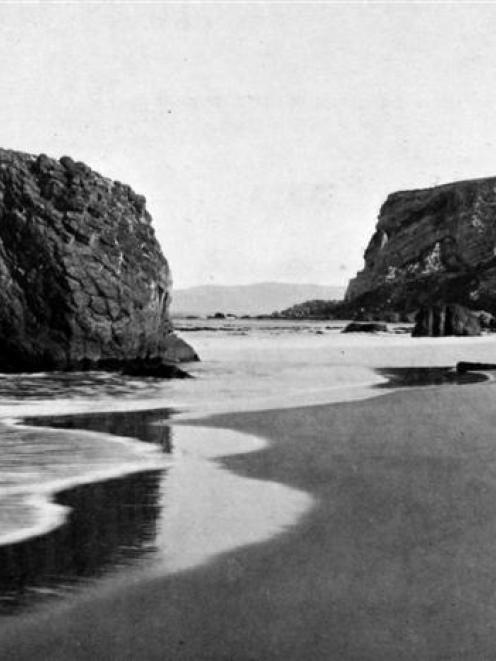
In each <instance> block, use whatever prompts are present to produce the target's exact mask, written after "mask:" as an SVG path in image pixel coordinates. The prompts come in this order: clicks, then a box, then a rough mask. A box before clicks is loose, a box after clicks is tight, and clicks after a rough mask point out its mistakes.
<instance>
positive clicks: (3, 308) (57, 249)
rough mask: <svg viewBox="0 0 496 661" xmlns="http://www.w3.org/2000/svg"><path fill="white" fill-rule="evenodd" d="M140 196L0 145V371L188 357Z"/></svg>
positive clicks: (72, 165) (80, 167)
mask: <svg viewBox="0 0 496 661" xmlns="http://www.w3.org/2000/svg"><path fill="white" fill-rule="evenodd" d="M170 289H171V276H170V271H169V267H168V264H167V261H166V259H165V257H164V256H163V254H162V251H161V249H160V246H159V244H158V242H157V240H156V238H155V236H154V231H153V228H152V226H151V217H150V215H149V213H148V212H147V210H146V201H145V198H144V197H143V196H141V195H137V194H136V193H134V192H133V190H132V189H131V188H130V187H129V186H127V185H125V184H121V183H120V182H117V181H111V180H110V179H107V178H105V177H102V176H101V175H99V174H97V173H96V172H94V171H93V170H91V169H90V168H89V167H88V166H87V165H85V164H84V163H79V162H74V161H73V160H72V159H71V158H69V157H63V158H61V159H60V161H57V160H54V159H51V158H48V157H47V156H45V155H41V156H38V157H34V156H31V155H29V154H22V153H18V152H13V151H7V150H0V371H12V370H15V371H19V370H30V371H31V370H44V369H81V368H83V369H84V368H90V367H91V368H104V369H108V368H120V367H122V366H124V365H126V364H127V363H128V362H129V361H135V360H136V359H139V360H143V359H155V360H156V359H162V358H165V360H166V361H168V362H175V361H178V360H192V359H194V358H195V357H196V356H195V353H194V351H193V350H192V349H191V348H190V347H189V346H188V345H187V344H186V343H184V342H183V341H182V340H180V339H179V338H176V337H175V336H174V335H173V334H172V326H171V322H170V320H169V316H168V304H169V298H170Z"/></svg>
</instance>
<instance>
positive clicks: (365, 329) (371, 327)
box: [342, 321, 388, 333]
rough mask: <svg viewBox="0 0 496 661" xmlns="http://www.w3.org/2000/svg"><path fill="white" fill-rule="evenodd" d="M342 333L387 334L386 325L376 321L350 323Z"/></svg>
mask: <svg viewBox="0 0 496 661" xmlns="http://www.w3.org/2000/svg"><path fill="white" fill-rule="evenodd" d="M342 332H343V333H387V332H388V327H387V324H383V323H381V322H378V321H370V322H358V321H352V322H351V323H350V324H348V325H347V326H346V327H345V328H344V329H343V331H342Z"/></svg>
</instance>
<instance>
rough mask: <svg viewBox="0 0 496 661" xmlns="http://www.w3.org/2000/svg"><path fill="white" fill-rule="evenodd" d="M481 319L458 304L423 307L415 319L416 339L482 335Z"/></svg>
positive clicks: (414, 333)
mask: <svg viewBox="0 0 496 661" xmlns="http://www.w3.org/2000/svg"><path fill="white" fill-rule="evenodd" d="M480 334H481V324H480V321H479V317H478V316H477V315H476V314H475V313H474V312H472V311H471V310H468V309H467V308H465V307H463V305H457V304H456V303H450V304H448V305H445V304H443V303H440V304H438V305H430V306H424V307H421V308H420V310H419V311H418V312H417V315H416V317H415V327H414V329H413V332H412V335H413V336H414V337H422V336H427V337H441V336H444V335H480Z"/></svg>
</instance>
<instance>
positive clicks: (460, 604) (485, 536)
mask: <svg viewBox="0 0 496 661" xmlns="http://www.w3.org/2000/svg"><path fill="white" fill-rule="evenodd" d="M384 394H385V395H386V396H381V397H374V398H372V399H368V400H360V401H355V402H349V403H337V404H330V405H322V406H312V407H305V408H300V409H298V408H294V409H284V410H273V411H259V412H246V413H229V414H223V415H216V416H213V417H211V418H202V419H201V420H198V421H193V420H188V421H187V422H186V421H185V423H184V424H187V425H188V426H191V425H199V426H202V427H205V426H206V427H213V428H219V427H221V428H224V429H233V430H235V431H239V432H243V433H248V434H253V435H256V436H261V437H262V438H265V439H266V440H267V441H268V446H267V447H265V448H264V449H261V450H260V451H257V452H254V453H250V454H244V455H239V456H230V457H226V458H224V459H222V460H221V463H222V464H223V465H224V466H225V467H226V468H228V470H229V471H232V472H235V473H237V474H239V475H244V476H249V477H257V478H258V479H262V480H273V481H277V482H279V483H282V484H286V485H288V486H291V487H293V488H297V489H300V490H303V491H306V492H308V493H310V494H311V495H312V496H313V497H314V499H315V501H316V505H315V506H314V507H313V509H312V510H311V511H310V512H309V513H308V514H307V515H306V516H305V517H304V518H303V519H302V520H301V521H300V522H299V523H298V525H297V526H295V527H291V528H289V529H288V530H286V531H285V532H283V533H281V534H280V535H278V536H277V537H275V538H272V539H271V540H269V541H267V542H263V543H261V544H257V545H254V546H249V547H245V548H241V549H237V550H235V551H232V552H229V553H226V554H224V555H221V556H218V557H217V558H215V559H214V560H213V561H212V562H210V563H209V564H208V565H206V566H203V567H199V568H197V569H193V570H188V571H185V572H183V573H178V574H173V575H168V576H163V577H160V576H150V577H149V578H143V580H138V581H136V580H133V581H132V582H131V583H130V584H129V585H121V586H118V587H113V588H112V589H109V590H108V591H98V590H94V591H91V593H88V594H86V595H84V596H81V598H77V599H75V600H74V601H73V602H71V603H64V604H58V605H54V606H53V607H50V608H47V609H45V610H44V611H42V612H40V613H39V614H31V615H26V616H25V617H23V616H21V617H19V618H18V619H16V621H15V622H14V621H11V622H10V623H9V622H6V623H5V625H1V628H0V653H1V655H2V656H4V657H5V658H10V659H28V658H33V656H35V655H36V656H38V657H39V658H47V659H67V658H74V659H87V658H90V657H94V658H146V659H163V658H167V657H168V655H170V657H172V658H185V659H196V658H198V659H214V658H215V659H260V658H271V659H273V658H281V659H283V658H284V659H333V658H336V659H338V658H339V659H348V658H349V659H358V658H359V659H381V660H382V659H409V658H412V659H413V658H435V659H440V658H450V659H453V658H490V657H491V655H492V654H493V653H494V648H495V646H496V644H495V643H494V640H495V633H496V632H495V631H494V629H495V627H496V625H495V624H494V623H493V621H494V617H493V615H494V611H495V610H496V599H495V598H494V596H493V591H492V589H491V578H490V577H491V576H493V575H495V573H496V559H493V555H494V553H493V550H494V543H495V542H496V511H495V514H493V509H494V507H493V503H494V500H495V498H494V497H495V496H496V441H495V435H494V432H493V424H494V416H493V415H492V414H491V409H492V406H493V399H494V394H495V391H494V389H493V388H492V384H491V383H483V384H474V385H465V386H463V387H458V386H452V385H448V386H442V387H433V388H428V389H422V388H415V389H409V390H408V391H394V392H388V393H387V394H386V393H384ZM181 424H183V423H182V422H180V421H177V422H174V426H175V425H181ZM195 595H197V597H195ZM199 595H202V596H201V599H199V598H198V596H199Z"/></svg>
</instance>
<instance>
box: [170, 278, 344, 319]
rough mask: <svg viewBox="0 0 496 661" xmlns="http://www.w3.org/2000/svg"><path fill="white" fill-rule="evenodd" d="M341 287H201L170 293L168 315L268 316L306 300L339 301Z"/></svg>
mask: <svg viewBox="0 0 496 661" xmlns="http://www.w3.org/2000/svg"><path fill="white" fill-rule="evenodd" d="M344 291H345V288H344V287H338V286H332V285H329V286H327V285H312V284H289V283H280V282H261V283H256V284H252V285H229V286H222V285H202V286H199V287H190V288H189V289H176V290H173V292H172V304H171V314H172V315H175V316H179V315H185V314H196V315H202V316H204V315H211V314H215V313H216V312H223V313H224V314H235V315H243V314H249V315H258V314H271V313H272V312H275V311H277V310H283V309H284V308H287V307H290V306H292V305H296V304H298V303H303V302H304V301H308V300H309V299H316V298H319V299H328V300H329V299H342V298H343V296H344Z"/></svg>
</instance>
